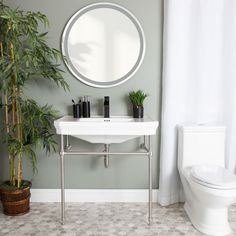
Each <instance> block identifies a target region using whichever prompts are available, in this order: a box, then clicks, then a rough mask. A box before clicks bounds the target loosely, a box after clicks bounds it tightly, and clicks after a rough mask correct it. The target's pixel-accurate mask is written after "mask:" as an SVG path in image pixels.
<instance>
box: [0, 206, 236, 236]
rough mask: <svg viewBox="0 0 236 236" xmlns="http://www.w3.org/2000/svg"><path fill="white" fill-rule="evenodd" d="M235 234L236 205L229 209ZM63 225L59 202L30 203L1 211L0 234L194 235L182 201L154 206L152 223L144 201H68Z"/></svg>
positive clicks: (15, 235) (90, 235)
mask: <svg viewBox="0 0 236 236" xmlns="http://www.w3.org/2000/svg"><path fill="white" fill-rule="evenodd" d="M0 210H1V209H0ZM229 215H230V223H231V226H232V228H233V231H234V234H232V235H236V205H234V206H233V207H231V208H230V213H229ZM66 217H67V223H66V225H63V226H62V225H61V224H60V223H59V220H60V204H59V203H32V204H31V211H30V213H28V214H26V215H24V216H18V217H10V216H5V215H3V214H0V236H3V235H4V236H29V235H30V236H31V235H32V236H35V235H36V236H41V235H42V236H54V235H68V236H73V235H74V236H113V235H117V236H125V235H128V236H152V235H153V236H154V235H155V236H157V235H160V236H167V235H168V236H178V235H186V236H197V235H202V234H200V233H198V232H197V231H196V230H195V229H194V228H193V227H192V225H191V223H190V222H189V220H188V218H187V216H186V214H185V212H184V210H183V205H182V204H174V205H171V206H169V207H160V206H158V205H157V204H154V205H153V224H152V226H148V225H147V204H144V203H68V204H66Z"/></svg>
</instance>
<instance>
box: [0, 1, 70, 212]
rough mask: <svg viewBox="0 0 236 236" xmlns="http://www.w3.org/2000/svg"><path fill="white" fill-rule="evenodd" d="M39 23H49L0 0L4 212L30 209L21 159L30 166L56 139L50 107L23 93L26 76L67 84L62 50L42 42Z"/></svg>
mask: <svg viewBox="0 0 236 236" xmlns="http://www.w3.org/2000/svg"><path fill="white" fill-rule="evenodd" d="M40 22H41V23H42V24H44V25H48V20H47V17H46V16H45V15H44V14H42V13H40V12H37V13H35V12H23V11H20V10H19V9H16V10H12V9H10V8H9V7H8V6H5V5H3V3H2V2H1V3H0V25H1V27H0V94H1V95H2V103H1V106H0V107H1V108H2V110H3V112H1V113H0V114H1V115H3V114H4V115H3V117H1V119H0V120H1V122H3V126H4V129H3V130H1V136H2V137H1V138H3V139H4V140H3V141H4V143H5V145H6V149H7V152H8V157H7V158H8V161H9V179H8V180H7V181H5V182H3V183H2V184H1V185H0V198H1V201H2V203H3V210H4V213H5V214H7V215H22V214H25V213H27V212H28V211H29V209H30V207H29V199H30V187H31V182H30V181H27V180H24V176H23V168H22V159H23V158H28V160H29V161H30V162H31V164H32V168H33V171H35V170H36V160H37V159H36V154H35V148H36V147H41V148H43V149H45V150H46V152H50V150H52V149H53V150H55V144H56V142H55V141H54V139H53V135H54V132H53V129H52V124H53V120H54V119H55V117H56V116H55V111H54V110H53V109H52V107H51V106H49V105H47V104H46V105H43V106H41V105H39V104H38V103H37V102H36V101H34V100H33V99H30V98H27V97H26V96H25V95H24V88H25V87H26V85H27V83H28V82H29V81H32V80H37V79H38V80H43V79H46V80H51V81H52V82H55V83H56V84H57V85H58V86H61V87H63V88H64V89H68V84H67V83H66V82H65V80H64V78H63V77H62V74H61V72H62V71H61V69H60V68H59V65H58V64H57V63H56V62H57V61H58V60H59V59H60V58H61V53H60V51H58V50H57V49H54V48H50V47H49V46H48V45H47V44H46V38H45V37H46V34H47V33H42V34H40V33H39V32H38V28H39V23H40ZM54 61H55V62H54ZM1 126H2V125H1ZM3 134H4V135H3Z"/></svg>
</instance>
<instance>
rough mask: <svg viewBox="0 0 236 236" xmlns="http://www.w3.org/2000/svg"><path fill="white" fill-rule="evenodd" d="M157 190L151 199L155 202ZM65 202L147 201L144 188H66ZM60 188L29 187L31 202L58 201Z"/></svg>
mask: <svg viewBox="0 0 236 236" xmlns="http://www.w3.org/2000/svg"><path fill="white" fill-rule="evenodd" d="M157 194H158V190H157V189H153V191H152V199H153V202H157ZM65 195H66V196H65V197H66V202H148V190H146V189H66V190H65ZM60 197H61V191H60V189H31V202H60Z"/></svg>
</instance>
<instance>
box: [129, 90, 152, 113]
mask: <svg viewBox="0 0 236 236" xmlns="http://www.w3.org/2000/svg"><path fill="white" fill-rule="evenodd" d="M147 96H148V95H147V94H146V93H144V92H143V91H142V90H138V91H131V92H129V99H130V101H131V103H132V104H133V117H134V118H143V113H144V107H143V102H144V100H145V98H146V97H147Z"/></svg>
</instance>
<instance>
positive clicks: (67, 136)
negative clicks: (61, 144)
mask: <svg viewBox="0 0 236 236" xmlns="http://www.w3.org/2000/svg"><path fill="white" fill-rule="evenodd" d="M69 149H71V145H70V143H69V135H66V145H65V150H69Z"/></svg>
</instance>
